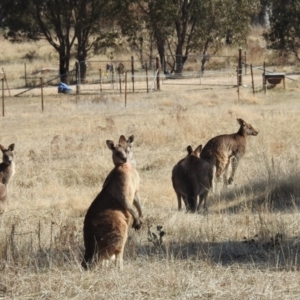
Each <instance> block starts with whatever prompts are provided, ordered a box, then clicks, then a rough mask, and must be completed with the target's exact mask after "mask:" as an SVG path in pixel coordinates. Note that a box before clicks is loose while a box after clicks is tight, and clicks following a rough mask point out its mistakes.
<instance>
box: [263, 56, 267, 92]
mask: <svg viewBox="0 0 300 300" xmlns="http://www.w3.org/2000/svg"><path fill="white" fill-rule="evenodd" d="M265 75H266V62H265V61H264V73H263V88H264V91H265V94H266V93H267V81H266V76H265Z"/></svg>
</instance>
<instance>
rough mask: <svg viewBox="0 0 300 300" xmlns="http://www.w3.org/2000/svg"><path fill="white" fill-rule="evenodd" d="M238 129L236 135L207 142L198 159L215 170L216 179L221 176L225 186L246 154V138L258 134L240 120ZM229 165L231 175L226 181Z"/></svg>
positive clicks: (223, 136)
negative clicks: (204, 161)
mask: <svg viewBox="0 0 300 300" xmlns="http://www.w3.org/2000/svg"><path fill="white" fill-rule="evenodd" d="M237 122H238V123H239V124H240V128H239V130H238V132H237V133H233V134H223V135H219V136H216V137H214V138H212V139H211V140H209V141H208V142H207V144H206V145H205V146H204V148H203V149H202V151H201V154H200V157H201V158H202V159H204V160H206V161H207V162H209V163H210V164H211V165H212V166H213V167H214V168H215V170H216V171H215V175H216V177H217V179H219V178H220V177H221V175H222V174H223V181H224V184H225V185H228V184H231V183H232V182H233V180H234V175H235V172H236V169H237V166H238V164H239V162H240V160H241V158H242V157H243V156H244V154H245V153H246V146H247V136H248V135H254V136H255V135H257V134H258V132H257V131H256V130H255V129H254V128H253V127H252V126H251V125H250V124H247V123H246V122H245V121H244V120H242V119H237ZM230 165H231V169H232V171H231V175H230V177H229V179H227V171H228V168H229V166H230Z"/></svg>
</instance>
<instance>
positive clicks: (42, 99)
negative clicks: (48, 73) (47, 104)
mask: <svg viewBox="0 0 300 300" xmlns="http://www.w3.org/2000/svg"><path fill="white" fill-rule="evenodd" d="M40 79H41V101H42V112H43V111H44V93H43V77H41V78H40Z"/></svg>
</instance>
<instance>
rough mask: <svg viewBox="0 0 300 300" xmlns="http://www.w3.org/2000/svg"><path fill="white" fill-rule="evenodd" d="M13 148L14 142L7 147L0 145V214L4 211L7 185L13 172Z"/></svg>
mask: <svg viewBox="0 0 300 300" xmlns="http://www.w3.org/2000/svg"><path fill="white" fill-rule="evenodd" d="M14 148H15V144H11V145H10V146H9V147H8V148H7V149H6V148H4V147H3V146H2V145H0V149H1V151H2V154H3V157H2V163H0V214H2V213H3V212H4V211H5V208H6V205H7V186H8V183H9V182H10V180H11V178H12V177H13V176H14V174H15V162H14Z"/></svg>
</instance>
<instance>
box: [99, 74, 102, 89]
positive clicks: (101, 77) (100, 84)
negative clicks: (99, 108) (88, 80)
mask: <svg viewBox="0 0 300 300" xmlns="http://www.w3.org/2000/svg"><path fill="white" fill-rule="evenodd" d="M99 75H100V93H102V70H101V69H99Z"/></svg>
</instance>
